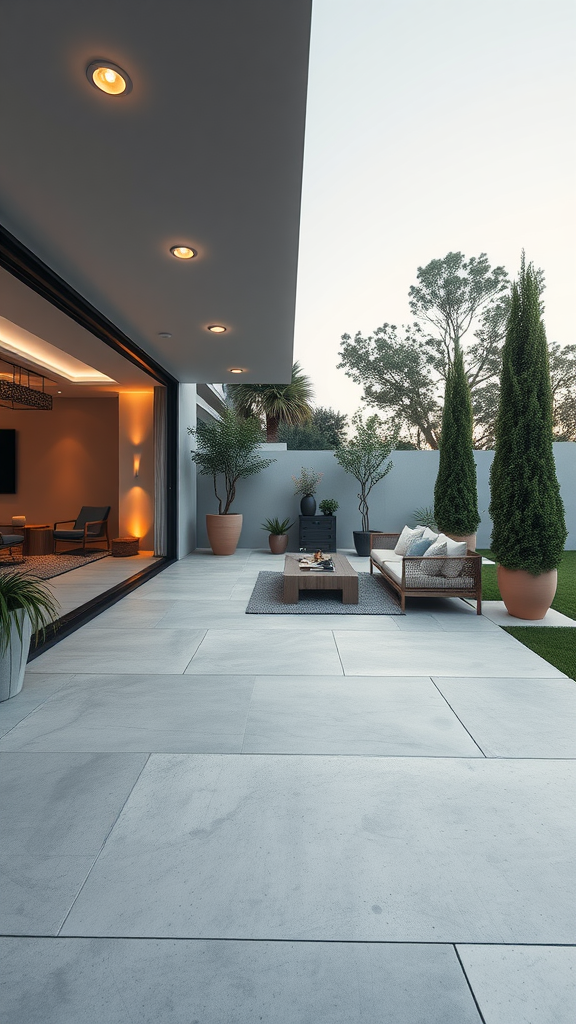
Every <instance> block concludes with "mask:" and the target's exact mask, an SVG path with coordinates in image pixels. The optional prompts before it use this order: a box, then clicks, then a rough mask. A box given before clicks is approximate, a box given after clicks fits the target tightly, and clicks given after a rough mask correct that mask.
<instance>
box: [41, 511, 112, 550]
mask: <svg viewBox="0 0 576 1024" xmlns="http://www.w3.org/2000/svg"><path fill="white" fill-rule="evenodd" d="M109 515H110V505H106V506H101V507H96V506H93V505H84V506H83V507H82V508H81V509H80V514H79V516H78V518H77V519H59V520H58V522H57V523H54V551H56V544H57V542H58V541H59V540H60V541H66V542H67V543H68V544H71V543H73V544H81V545H82V550H83V551H85V550H86V547H87V545H88V544H94V543H98V542H99V541H105V544H106V547H107V548H109V547H110V537H109V534H108V516H109ZM69 523H74V526H73V527H72V529H71V530H58V529H57V527H58V526H66V525H67V524H69Z"/></svg>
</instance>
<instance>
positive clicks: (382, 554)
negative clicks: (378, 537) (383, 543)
mask: <svg viewBox="0 0 576 1024" xmlns="http://www.w3.org/2000/svg"><path fill="white" fill-rule="evenodd" d="M370 558H371V559H372V561H373V562H376V565H383V564H384V562H401V561H402V555H397V554H396V552H395V551H393V550H392V548H372V551H371V552H370Z"/></svg>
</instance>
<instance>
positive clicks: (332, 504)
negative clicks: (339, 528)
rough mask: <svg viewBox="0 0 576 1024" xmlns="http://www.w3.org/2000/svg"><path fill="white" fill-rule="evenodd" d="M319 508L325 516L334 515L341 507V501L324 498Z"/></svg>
mask: <svg viewBox="0 0 576 1024" xmlns="http://www.w3.org/2000/svg"><path fill="white" fill-rule="evenodd" d="M318 508H319V509H320V511H321V512H322V513H323V515H325V516H333V515H335V513H336V512H337V511H338V509H339V508H340V505H339V503H338V502H337V501H336V500H335V499H334V498H324V499H323V500H322V501H321V502H320V504H319V505H318Z"/></svg>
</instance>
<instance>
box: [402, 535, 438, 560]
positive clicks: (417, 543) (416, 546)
mask: <svg viewBox="0 0 576 1024" xmlns="http://www.w3.org/2000/svg"><path fill="white" fill-rule="evenodd" d="M435 540H436V535H434V537H426V535H425V534H423V535H422V536H421V537H412V538H411V539H410V540H409V541H408V547H407V548H406V555H411V556H412V557H413V558H414V557H416V558H417V557H419V556H421V555H423V554H424V553H425V552H426V551H428V548H429V547H431V546H432V544H434V541H435Z"/></svg>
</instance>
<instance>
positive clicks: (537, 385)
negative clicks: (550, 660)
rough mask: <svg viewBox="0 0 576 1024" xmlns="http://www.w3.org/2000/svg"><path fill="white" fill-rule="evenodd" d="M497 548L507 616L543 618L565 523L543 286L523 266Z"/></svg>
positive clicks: (498, 452)
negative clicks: (554, 435) (555, 445)
mask: <svg viewBox="0 0 576 1024" xmlns="http://www.w3.org/2000/svg"><path fill="white" fill-rule="evenodd" d="M490 489H491V501H490V515H491V516H492V521H493V524H494V525H493V530H492V544H491V546H492V551H493V552H494V557H495V559H496V561H497V562H498V586H499V587H500V593H501V594H502V599H503V601H504V603H505V605H506V608H507V610H508V612H509V614H510V615H515V616H517V617H518V618H520V619H542V618H544V616H545V614H546V612H547V611H548V608H549V607H550V605H551V604H552V601H553V599H554V594H555V593H556V584H557V568H558V565H559V564H560V560H561V558H562V552H563V549H564V541H565V540H566V525H565V521H564V506H563V504H562V499H561V497H560V488H559V485H558V480H557V477H556V466H555V464H554V453H553V449H552V392H551V387H550V371H549V368H548V346H547V344H546V333H545V330H544V324H543V322H542V314H541V305H540V287H539V283H538V277H537V274H536V272H535V270H534V268H533V266H532V264H529V265H528V267H527V266H526V264H525V259H524V254H522V264H521V268H520V275H519V278H518V282H517V283H516V282H515V283H514V284H513V286H512V299H511V304H510V311H509V314H508V322H507V327H506V340H505V343H504V348H503V352H502V371H501V378H500V406H499V410H498V417H497V420H496V446H495V452H494V461H493V463H492V467H491V471H490Z"/></svg>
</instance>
